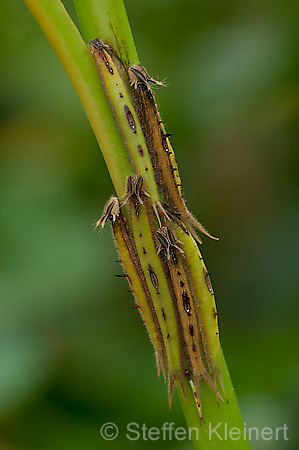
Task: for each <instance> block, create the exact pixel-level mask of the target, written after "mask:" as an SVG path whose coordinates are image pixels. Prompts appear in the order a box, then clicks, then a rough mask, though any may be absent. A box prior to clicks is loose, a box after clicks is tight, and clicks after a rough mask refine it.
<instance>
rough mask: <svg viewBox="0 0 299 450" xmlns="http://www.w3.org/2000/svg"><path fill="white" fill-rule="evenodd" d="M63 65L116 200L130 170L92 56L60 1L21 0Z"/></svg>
mask: <svg viewBox="0 0 299 450" xmlns="http://www.w3.org/2000/svg"><path fill="white" fill-rule="evenodd" d="M24 3H25V4H26V5H27V7H28V9H29V10H30V11H31V13H32V15H33V16H34V18H35V20H36V21H37V23H38V24H39V26H40V28H41V29H42V30H43V32H44V34H45V36H46V38H47V39H48V41H49V42H50V44H51V45H52V47H53V49H54V50H55V52H56V54H57V56H58V57H59V59H60V61H61V63H62V64H63V66H64V68H65V70H66V72H67V74H68V76H69V78H70V80H71V82H72V84H73V86H74V88H75V90H76V92H77V94H78V96H79V98H80V101H81V103H82V106H83V108H84V109H85V112H86V115H87V117H88V120H89V122H90V124H91V126H92V128H93V131H94V133H95V136H96V138H97V141H98V143H99V145H100V148H101V150H102V153H103V156H104V158H105V162H106V164H107V167H108V170H109V173H110V176H111V179H112V182H113V184H114V187H115V190H116V192H117V195H118V196H119V197H120V196H121V195H122V194H123V192H124V189H125V182H126V177H127V176H128V175H129V174H130V173H132V171H133V169H132V166H131V163H130V159H129V156H128V153H127V150H126V147H125V144H124V142H123V140H122V138H121V136H120V134H119V131H118V127H117V124H116V122H115V118H114V116H113V113H112V111H111V108H110V105H109V102H108V100H107V98H106V95H105V91H104V88H103V86H102V85H101V83H100V81H99V73H98V70H97V67H96V64H95V62H94V59H93V57H92V55H91V54H90V51H89V49H88V47H87V46H86V44H85V42H84V41H83V39H82V37H81V34H80V33H79V31H78V29H77V28H76V26H75V25H74V23H73V21H72V19H71V18H70V16H69V15H68V13H67V11H66V9H65V7H64V5H63V4H62V3H61V1H60V0H24Z"/></svg>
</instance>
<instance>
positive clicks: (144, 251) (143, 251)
mask: <svg viewBox="0 0 299 450" xmlns="http://www.w3.org/2000/svg"><path fill="white" fill-rule="evenodd" d="M142 253H143V254H144V255H146V250H145V248H144V247H143V250H142Z"/></svg>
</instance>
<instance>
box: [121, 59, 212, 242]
mask: <svg viewBox="0 0 299 450" xmlns="http://www.w3.org/2000/svg"><path fill="white" fill-rule="evenodd" d="M128 76H129V79H130V83H131V85H132V87H133V88H134V93H135V101H136V106H137V111H138V117H139V120H140V123H141V126H142V130H143V134H144V137H145V140H146V143H147V147H148V150H149V153H150V155H151V159H152V164H153V168H154V172H155V175H156V182H157V184H158V186H159V187H160V188H161V189H162V191H163V194H164V196H165V199H166V202H167V204H168V205H169V206H170V208H172V209H173V211H176V212H177V213H179V214H180V215H181V219H182V222H183V223H184V225H185V226H186V228H187V229H188V231H189V232H190V233H191V234H192V235H193V237H194V238H195V239H196V240H197V241H198V242H199V243H200V244H201V243H202V242H201V240H200V238H199V237H198V236H197V234H196V232H195V231H194V228H193V227H195V228H197V229H198V230H199V231H201V232H202V233H204V234H206V235H207V236H208V237H210V238H212V239H215V240H218V238H216V237H214V236H212V235H211V234H210V233H209V232H208V231H207V230H206V229H205V228H204V226H203V225H202V224H201V223H200V222H199V221H198V220H197V219H196V218H195V217H194V216H193V215H192V214H191V212H190V211H189V210H188V209H187V206H186V204H185V201H184V198H183V193H182V187H181V186H182V182H181V178H180V175H179V171H178V165H177V162H176V159H175V155H174V151H173V148H172V146H171V144H170V141H169V134H167V133H166V130H165V127H164V125H163V122H162V120H161V116H160V114H159V111H158V108H157V104H156V101H155V98H154V95H153V93H152V90H151V89H150V85H149V82H156V84H161V83H160V82H159V83H157V81H155V80H153V79H151V77H150V76H149V75H148V73H147V71H146V70H145V69H144V67H142V66H136V65H134V66H131V67H130V68H129V69H128Z"/></svg>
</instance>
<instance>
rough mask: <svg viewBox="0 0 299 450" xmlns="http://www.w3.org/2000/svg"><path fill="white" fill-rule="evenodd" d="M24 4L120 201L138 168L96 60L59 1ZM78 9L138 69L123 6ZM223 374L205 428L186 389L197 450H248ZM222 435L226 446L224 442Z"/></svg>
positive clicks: (206, 399) (81, 4)
mask: <svg viewBox="0 0 299 450" xmlns="http://www.w3.org/2000/svg"><path fill="white" fill-rule="evenodd" d="M24 2H25V3H26V5H27V7H28V8H29V10H30V11H31V12H32V14H33V16H34V17H35V19H36V21H37V22H38V24H39V25H40V27H41V29H42V30H43V32H44V34H45V35H46V37H47V39H48V40H49V42H50V44H51V45H52V47H53V48H54V50H55V52H56V53H57V55H58V57H59V58H60V60H61V62H62V64H63V66H64V68H65V70H66V72H67V73H68V75H69V77H70V79H71V81H72V83H73V85H74V88H75V90H76V92H77V94H78V96H79V98H80V100H81V102H82V105H83V107H84V109H85V111H86V114H87V117H88V119H89V121H90V123H91V126H92V128H93V130H94V133H95V135H96V138H97V140H98V142H99V145H100V147H101V150H102V153H103V155H104V158H105V161H106V164H107V167H108V170H109V172H110V175H111V178H112V181H113V184H114V186H115V189H116V192H117V195H118V196H119V197H121V196H122V194H123V192H124V190H125V183H126V178H127V176H128V175H130V174H131V173H132V172H133V167H132V165H131V163H130V160H129V156H128V152H127V149H126V146H125V144H124V142H123V140H122V138H121V135H120V133H119V130H118V126H117V123H116V121H115V118H114V116H113V113H112V111H111V108H110V106H109V103H108V101H107V98H106V95H105V92H104V89H103V87H102V85H101V83H100V82H99V74H98V70H97V67H96V64H95V62H94V59H93V57H92V56H91V54H90V52H89V49H88V47H87V46H86V44H85V42H84V41H83V39H82V37H81V35H80V33H79V31H78V30H77V28H76V27H75V25H74V23H73V22H72V20H71V19H70V17H69V15H68V13H67V12H66V10H65V8H64V6H63V4H62V3H61V2H60V0H24ZM74 3H75V6H76V9H77V12H78V15H79V18H80V22H81V26H82V29H83V32H84V36H85V37H86V39H87V41H89V40H91V39H93V38H96V37H100V38H101V39H103V40H104V41H105V42H106V43H109V44H110V45H111V47H112V48H113V49H114V51H115V52H116V53H117V54H118V56H119V57H120V58H121V59H122V60H123V61H124V63H125V65H126V66H129V65H132V64H138V55H137V51H136V48H135V45H134V40H133V37H132V34H131V30H130V26H129V22H128V19H127V15H126V11H125V7H124V4H123V1H122V0H114V1H111V0H84V1H82V0H81V1H80V0H74ZM221 368H222V377H223V382H224V387H225V390H226V395H227V399H228V402H229V403H228V404H227V403H226V402H225V403H224V404H222V402H220V403H221V404H220V405H219V406H218V402H217V400H216V396H215V394H213V393H212V391H211V389H210V388H209V387H208V386H207V385H206V384H204V383H202V392H201V399H202V404H203V405H204V419H205V423H203V422H200V420H199V416H198V411H197V408H196V406H195V402H194V397H193V393H192V390H191V388H190V385H189V383H185V391H186V397H187V400H188V403H187V404H186V403H185V399H184V398H183V396H182V395H181V397H182V398H181V400H182V407H183V410H184V414H185V417H186V420H187V423H188V425H189V426H190V427H195V428H196V429H197V430H198V436H195V435H193V437H194V439H193V442H194V446H195V448H197V449H208V448H211V447H214V448H217V449H218V450H222V449H235V448H236V449H237V448H238V449H239V450H243V449H244V450H245V449H249V448H250V446H249V443H248V441H247V440H245V439H243V438H241V439H238V440H231V439H228V440H225V435H224V425H223V424H225V423H226V424H227V427H228V431H229V430H230V429H231V428H232V427H236V429H238V430H240V431H241V432H242V434H243V424H242V418H241V414H240V411H239V407H238V403H237V400H236V397H235V394H234V390H233V387H232V383H231V380H230V377H229V374H228V371H227V367H226V365H225V361H224V357H223V355H222V354H221ZM219 423H220V424H222V425H221V426H219V428H217V431H218V435H217V434H216V433H213V434H212V439H209V437H210V436H209V427H210V429H211V428H212V429H213V427H215V426H217V425H218V424H219ZM209 424H210V425H209ZM219 435H220V436H222V437H223V440H220V439H219V437H218V436H219Z"/></svg>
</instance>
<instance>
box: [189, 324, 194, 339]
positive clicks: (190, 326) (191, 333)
mask: <svg viewBox="0 0 299 450" xmlns="http://www.w3.org/2000/svg"><path fill="white" fill-rule="evenodd" d="M189 331H190V335H191V336H193V334H194V330H193V325H189Z"/></svg>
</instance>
